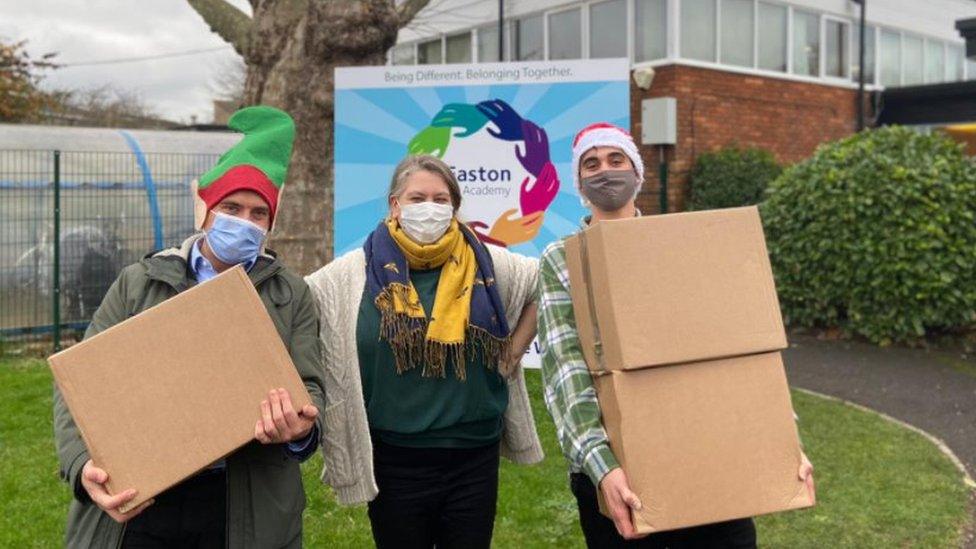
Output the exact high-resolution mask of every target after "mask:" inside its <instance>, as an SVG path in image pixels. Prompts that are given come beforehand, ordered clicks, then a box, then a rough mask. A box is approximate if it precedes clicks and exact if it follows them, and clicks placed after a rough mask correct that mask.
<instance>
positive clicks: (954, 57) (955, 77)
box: [948, 44, 963, 82]
mask: <svg viewBox="0 0 976 549" xmlns="http://www.w3.org/2000/svg"><path fill="white" fill-rule="evenodd" d="M962 59H963V55H962V48H961V47H959V46H954V45H952V44H949V59H948V66H949V81H950V82H959V81H960V80H962Z"/></svg>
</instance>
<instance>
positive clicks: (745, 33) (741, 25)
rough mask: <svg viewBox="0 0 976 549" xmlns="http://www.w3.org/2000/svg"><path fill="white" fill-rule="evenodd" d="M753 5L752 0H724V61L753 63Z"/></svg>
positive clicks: (749, 64)
mask: <svg viewBox="0 0 976 549" xmlns="http://www.w3.org/2000/svg"><path fill="white" fill-rule="evenodd" d="M752 6H753V2H752V0H722V57H721V62H722V63H727V64H729V65H739V66H741V67H751V66H752V65H753V62H752V37H753V34H754V33H753V16H752V15H753V14H752Z"/></svg>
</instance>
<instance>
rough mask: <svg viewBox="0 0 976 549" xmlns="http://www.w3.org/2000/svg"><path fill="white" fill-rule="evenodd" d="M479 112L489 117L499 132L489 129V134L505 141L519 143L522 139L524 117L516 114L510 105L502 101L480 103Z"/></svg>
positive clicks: (494, 100)
mask: <svg viewBox="0 0 976 549" xmlns="http://www.w3.org/2000/svg"><path fill="white" fill-rule="evenodd" d="M478 110H479V111H481V112H482V113H483V114H484V115H485V116H487V117H488V120H490V121H491V122H492V123H493V124H494V125H495V127H497V128H498V129H497V130H494V129H492V128H491V126H489V127H488V133H490V134H491V135H492V136H493V137H496V138H498V139H501V140H503V141H519V140H521V139H522V117H521V116H519V115H518V113H517V112H515V109H513V108H512V107H511V106H509V104H508V103H506V102H504V101H502V100H501V99H493V100H491V101H482V102H481V103H478Z"/></svg>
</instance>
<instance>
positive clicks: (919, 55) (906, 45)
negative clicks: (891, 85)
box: [902, 36, 924, 86]
mask: <svg viewBox="0 0 976 549" xmlns="http://www.w3.org/2000/svg"><path fill="white" fill-rule="evenodd" d="M923 45H924V44H923V42H922V39H921V38H918V37H915V36H905V37H904V38H903V42H902V52H903V53H904V55H905V63H904V65H903V67H904V69H905V80H904V84H905V85H906V86H914V85H916V84H921V83H922V82H923V81H924V79H923V78H922V64H923V63H924V53H923V52H924V50H923V47H922V46H923Z"/></svg>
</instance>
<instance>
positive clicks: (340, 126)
mask: <svg viewBox="0 0 976 549" xmlns="http://www.w3.org/2000/svg"><path fill="white" fill-rule="evenodd" d="M629 67H630V64H629V62H628V61H627V60H626V59H601V60H587V61H551V62H526V63H485V64H477V65H418V66H384V67H351V68H337V69H336V73H335V88H336V89H335V218H334V220H335V223H334V227H335V232H334V252H335V255H336V256H339V255H341V254H343V253H345V252H348V251H350V250H352V249H355V248H357V247H360V246H362V245H363V242H364V240H365V238H366V236H367V235H368V234H369V233H370V232H371V231H372V230H373V229H374V228H375V227H376V225H377V224H378V223H379V222H380V220H381V219H383V217H384V216H385V215H386V213H387V209H388V200H387V193H388V190H389V185H390V177H391V176H392V174H393V170H394V168H395V166H396V164H397V163H398V162H400V160H402V159H403V158H404V157H405V156H407V155H410V154H432V155H435V156H438V157H440V158H441V159H443V160H444V161H445V162H446V163H447V164H448V165H449V166H451V169H452V170H453V171H454V173H455V175H456V176H457V179H458V182H459V183H460V186H461V192H462V201H461V211H460V218H461V220H462V221H464V222H466V223H467V224H468V225H469V226H470V227H471V228H472V229H473V230H474V231H475V232H476V233H477V234H478V235H479V237H480V238H481V239H482V240H483V241H485V242H489V243H492V244H496V245H500V246H506V247H507V248H509V249H510V250H512V251H514V252H517V253H521V254H525V255H529V256H533V257H538V256H539V255H540V254H541V253H542V250H544V249H545V247H546V246H547V245H548V244H549V243H550V242H552V241H554V240H556V239H559V238H561V237H563V236H565V235H567V234H570V233H572V232H574V231H576V230H577V229H578V228H579V224H580V219H581V218H582V217H583V215H585V213H586V210H585V209H584V208H583V206H582V205H581V203H580V199H579V194H578V192H577V190H576V188H575V184H574V183H573V174H572V167H571V163H572V142H573V137H574V136H575V135H576V133H577V132H578V131H579V130H580V129H582V128H584V127H585V126H588V125H589V124H592V123H594V122H610V123H613V124H616V125H618V126H621V127H623V128H629V127H630V93H629V92H630V87H629V86H630V85H629V82H628V76H629ZM530 354H534V351H533V352H532V353H530ZM528 362H530V363H532V362H536V363H537V358H533V359H531V360H529V361H528Z"/></svg>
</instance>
